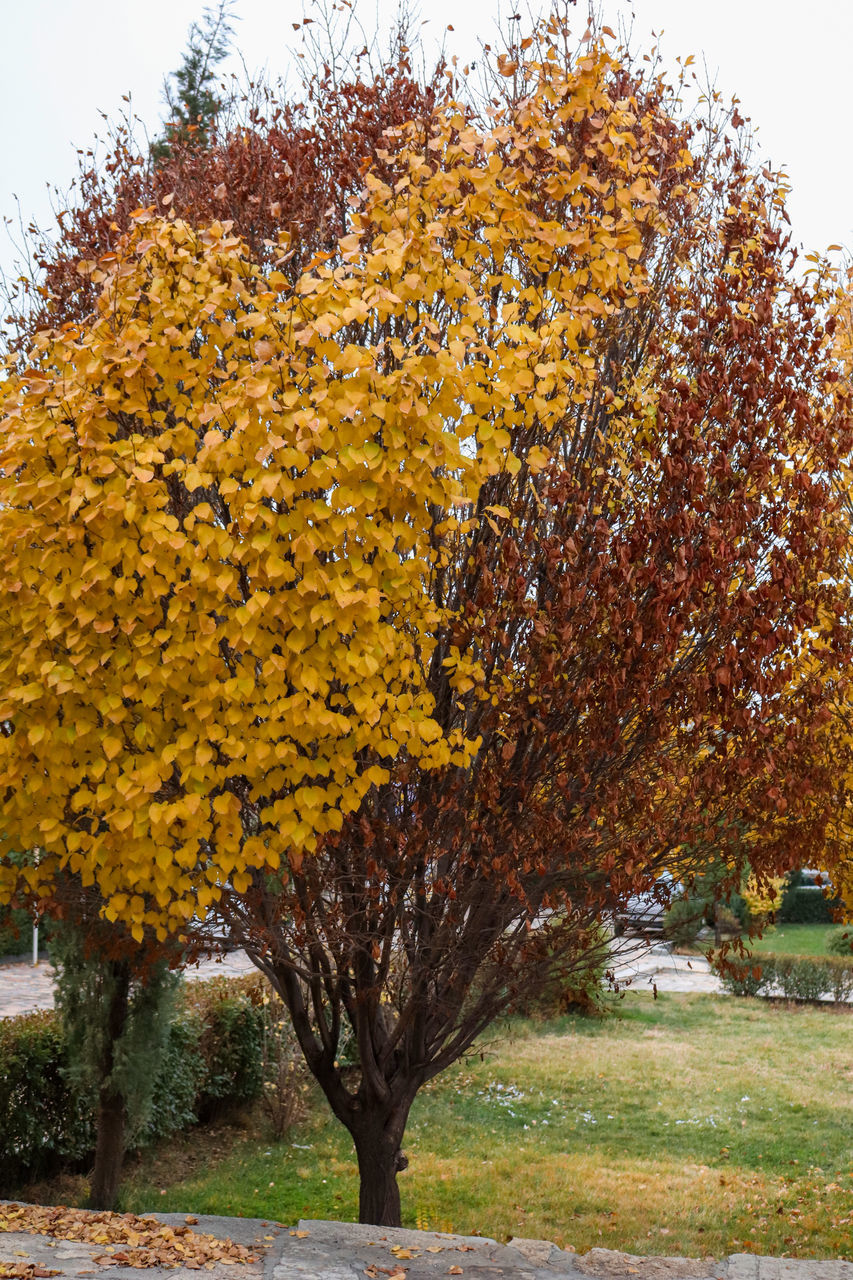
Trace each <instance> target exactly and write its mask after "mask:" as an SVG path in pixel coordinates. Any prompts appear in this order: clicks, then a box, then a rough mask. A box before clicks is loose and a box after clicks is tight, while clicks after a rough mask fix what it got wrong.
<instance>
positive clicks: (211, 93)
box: [151, 0, 234, 162]
mask: <svg viewBox="0 0 853 1280" xmlns="http://www.w3.org/2000/svg"><path fill="white" fill-rule="evenodd" d="M233 6H234V0H219V4H218V5H217V6H216V7H215V8H206V9H205V10H204V13H203V17H202V19H201V21H200V22H194V23H193V24H192V26H191V27H190V29H189V34H188V37H187V47H186V49H185V51H184V57H183V61H182V63H181V65H180V67H178V69H177V71H173V72H171V73H170V75H168V76H167V77H166V80H165V83H164V87H163V94H164V97H165V99H166V105H167V107H168V110H169V118H168V120H167V122H166V132H165V134H164V135H163V136H162V137H161V138H158V139H157V141H156V142H155V143H154V144H153V146H152V148H151V155H152V158H153V159H154V161H155V162H157V161H162V160H165V159H166V158H167V157H168V156H170V155H171V154H172V153H173V150H174V148H175V146H180V145H185V144H187V143H190V144H192V145H195V146H200V147H206V146H207V145H208V144H209V142H210V137H211V131H212V129H213V126H214V124H215V121H216V117H217V115H218V113H219V110H220V107H221V106H222V99H221V98H220V97H219V95H218V94H217V92H216V89H215V72H216V68H217V67H218V66H219V65H220V64H221V63H222V62H223V61H224V60H225V58H226V57H227V56H228V54H229V53H230V51H231V40H232V37H233V35H234V29H233V27H232V25H231V23H232V19H233V15H232V13H231V10H232V9H233Z"/></svg>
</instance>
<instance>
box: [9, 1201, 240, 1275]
mask: <svg viewBox="0 0 853 1280" xmlns="http://www.w3.org/2000/svg"><path fill="white" fill-rule="evenodd" d="M2 1231H27V1232H29V1233H30V1234H31V1235H46V1236H53V1237H54V1238H55V1239H57V1240H79V1241H81V1242H83V1243H85V1244H96V1245H103V1246H104V1247H105V1252H104V1253H102V1254H99V1255H97V1256H96V1257H95V1258H94V1259H93V1261H95V1262H97V1263H98V1264H99V1265H100V1266H103V1267H110V1266H124V1267H140V1268H144V1267H187V1268H188V1269H190V1270H193V1271H197V1270H200V1269H201V1268H202V1267H210V1266H212V1265H219V1266H223V1265H224V1266H233V1265H235V1264H238V1263H240V1264H246V1263H249V1262H256V1261H257V1254H255V1253H253V1252H252V1251H251V1250H250V1249H247V1248H246V1247H245V1245H242V1244H235V1243H234V1241H232V1240H218V1239H217V1238H216V1237H215V1236H210V1235H204V1234H202V1233H201V1232H198V1231H192V1230H191V1229H190V1227H189V1226H183V1227H169V1226H165V1225H164V1224H163V1223H161V1222H158V1221H157V1219H156V1218H153V1217H148V1218H140V1217H137V1215H136V1214H133V1213H93V1212H91V1211H90V1210H86V1209H68V1208H66V1207H65V1206H64V1205H59V1206H57V1207H55V1208H54V1207H49V1206H42V1205H29V1204H26V1205H24V1204H4V1205H0V1232H2ZM14 1265H15V1266H19V1265H21V1266H22V1268H23V1269H22V1270H21V1271H20V1272H18V1271H15V1272H9V1271H8V1270H7V1271H0V1280H6V1278H7V1277H13V1280H19V1278H20V1280H30V1277H38V1276H46V1275H56V1274H57V1273H56V1272H53V1271H48V1270H47V1269H45V1268H35V1270H27V1269H26V1266H27V1265H31V1264H14Z"/></svg>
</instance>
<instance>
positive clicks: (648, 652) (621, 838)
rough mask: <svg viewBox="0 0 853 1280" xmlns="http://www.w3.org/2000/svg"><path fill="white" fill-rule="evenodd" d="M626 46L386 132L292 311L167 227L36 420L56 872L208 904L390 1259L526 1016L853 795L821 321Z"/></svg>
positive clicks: (264, 282) (6, 687) (67, 348)
mask: <svg viewBox="0 0 853 1280" xmlns="http://www.w3.org/2000/svg"><path fill="white" fill-rule="evenodd" d="M605 34H606V33H605ZM605 34H603V35H602V36H601V38H592V39H591V40H589V41H586V42H584V43H583V44H582V46H581V49H580V51H579V52H577V53H574V52H573V51H572V50H571V47H570V45H569V42H568V36H567V33H566V30H565V26H564V25H563V24H561V23H560V22H559V21H557V20H552V21H550V22H549V23H547V24H544V25H543V26H541V27H540V28H539V29H538V30H537V32H536V33H535V36H534V37H531V38H530V40H529V42H528V43H527V44H526V45H525V42H523V41H522V42H520V45H519V48H518V50H517V51H516V53H517V56H515V57H511V58H507V57H504V58H503V59H502V60H501V62H500V70H501V73H502V76H503V79H504V82H505V89H504V91H503V93H502V94H501V93H495V95H494V96H495V101H494V102H493V103H492V104H491V105H490V109H489V110H488V112H483V113H480V114H479V115H478V113H477V110H476V108H475V106H474V105H472V104H465V103H463V102H461V101H460V100H459V99H458V98H455V99H454V98H450V97H448V98H447V99H446V100H444V101H441V102H439V103H438V104H437V105H436V106H435V108H434V109H433V110H432V111H431V112H429V113H424V114H422V115H421V116H420V118H419V119H416V120H415V121H413V122H412V123H411V124H410V125H408V126H403V127H401V128H399V129H398V130H397V131H396V133H393V134H387V135H386V138H385V144H386V145H385V146H384V147H383V148H382V149H381V150H382V151H383V152H384V154H380V155H378V160H379V161H380V166H379V168H378V169H375V170H368V171H366V172H365V175H364V181H365V185H366V191H365V193H364V196H363V197H362V200H361V202H360V204H359V206H358V207H357V208H356V209H355V210H354V212H353V215H352V224H351V227H350V228H349V234H347V235H345V236H343V237H342V238H341V239H340V240H339V241H338V242H337V245H332V246H331V247H330V248H327V249H326V250H325V251H324V252H322V253H320V254H318V255H317V256H316V257H315V258H314V260H313V261H312V262H310V263H308V264H307V265H306V266H305V267H304V269H302V270H301V273H300V274H298V275H296V276H295V277H294V278H291V277H289V276H288V274H287V273H286V272H285V271H283V270H282V269H281V266H282V265H285V264H280V265H279V267H276V266H275V265H274V264H272V265H270V264H269V261H268V258H267V257H265V256H264V255H262V254H255V253H253V252H252V251H251V248H250V247H249V245H247V244H246V243H245V242H242V241H241V240H240V239H239V237H238V236H237V235H235V234H233V233H232V232H231V231H229V230H228V229H227V228H225V227H224V226H223V225H222V224H220V223H216V222H214V223H213V224H211V225H210V226H208V227H206V228H203V229H198V228H196V227H194V226H192V225H191V224H190V223H189V222H188V221H185V220H183V219H180V218H177V217H174V218H171V219H168V218H167V219H162V218H156V217H153V216H151V214H150V213H146V212H141V213H140V214H139V215H138V216H137V217H136V219H135V220H134V226H133V230H132V231H131V233H130V235H129V236H128V238H127V239H126V241H125V242H123V243H122V244H121V245H120V246H119V248H118V250H117V251H115V252H111V253H107V254H105V255H102V256H101V258H100V259H99V260H98V261H94V260H89V261H88V262H87V264H86V265H85V267H84V269H85V270H86V271H87V272H88V273H89V276H88V278H89V280H90V281H91V283H92V285H93V287H94V286H97V288H99V289H100V290H101V293H100V300H99V310H98V314H97V316H96V317H95V318H94V319H93V320H92V321H90V322H86V323H82V324H77V325H75V324H71V325H70V326H69V327H67V328H66V329H65V330H64V331H63V330H61V329H60V330H58V331H53V332H51V333H45V334H43V335H41V336H39V337H38V338H37V339H36V342H35V345H34V349H33V352H32V355H31V361H30V366H29V368H28V369H26V370H23V371H15V372H14V373H13V375H12V376H10V378H9V380H8V382H7V384H6V387H5V388H4V396H3V399H4V407H5V411H6V420H5V423H4V427H5V430H4V437H3V446H2V452H0V467H2V479H0V546H2V548H3V552H2V554H3V568H4V578H5V581H6V582H7V583H8V590H7V592H6V594H5V598H4V601H3V608H2V612H0V626H2V628H3V643H2V645H0V655H2V656H0V689H2V694H3V701H2V707H0V715H2V717H3V720H4V722H5V725H6V729H7V733H6V736H5V737H4V738H3V739H2V740H0V777H2V780H3V783H4V785H5V786H6V788H7V792H6V796H7V805H8V807H9V809H10V811H11V812H12V813H13V815H14V818H15V826H16V829H18V830H24V831H25V832H26V834H27V836H28V837H29V842H30V843H32V844H35V843H38V844H40V845H41V846H42V847H43V849H44V850H45V853H44V856H43V857H42V859H41V860H40V862H39V865H38V867H34V866H30V867H27V868H25V869H24V872H23V878H24V879H25V880H26V882H27V883H28V884H29V885H30V887H31V889H32V891H33V892H36V893H44V892H47V891H48V888H49V885H50V881H51V878H52V877H54V876H55V875H57V874H59V873H61V872H62V871H63V869H64V868H66V867H68V868H70V869H71V870H72V871H73V872H74V873H75V874H79V875H81V876H82V877H88V878H90V879H91V880H93V881H94V882H95V883H96V884H97V885H98V888H99V890H100V892H101V893H102V894H103V896H104V898H105V901H106V903H107V906H106V912H107V914H108V915H109V916H110V917H111V918H114V919H117V920H122V921H124V922H126V924H127V927H128V928H129V929H131V931H134V932H135V933H136V934H137V935H138V933H139V931H141V930H142V929H143V928H144V927H146V926H148V927H151V928H153V929H158V930H159V931H160V933H161V934H164V935H165V934H166V933H167V932H168V930H169V929H170V928H179V927H180V926H181V924H182V922H183V921H185V920H186V918H188V916H189V914H190V913H191V912H192V911H193V910H194V909H195V908H196V906H197V905H200V907H201V909H202V910H204V909H205V908H207V907H209V906H212V905H216V904H219V906H220V908H221V910H222V911H223V913H224V914H225V915H226V917H227V918H228V920H229V922H230V924H231V927H232V930H233V931H234V935H235V937H237V938H238V939H239V940H240V941H242V942H243V943H244V944H245V945H246V946H247V948H248V949H249V951H250V953H251V954H252V955H253V958H254V959H255V961H256V963H257V964H258V965H259V967H260V968H261V969H262V970H263V971H264V972H266V973H267V974H268V975H269V977H270V979H271V981H272V982H273V983H274V985H275V986H276V988H277V990H278V991H279V992H280V994H281V995H282V998H283V999H284V1001H285V1003H286V1004H287V1007H288V1009H289V1012H290V1016H291V1018H292V1021H293V1024H294V1027H295V1030H296V1034H297V1036H298V1038H299V1042H300V1045H301V1047H302V1051H303V1054H304V1055H305V1058H306V1061H307V1062H308V1065H309V1067H310V1068H311V1070H312V1071H313V1073H314V1075H315V1077H316V1078H317V1080H318V1081H319V1083H320V1084H321V1087H322V1088H323V1090H324V1092H325V1095H326V1097H327V1099H328V1101H329V1103H330V1106H331V1107H332V1109H333V1111H334V1113H335V1114H336V1116H337V1117H338V1118H339V1119H340V1120H341V1121H342V1123H344V1124H345V1125H346V1126H347V1128H348V1129H349V1131H350V1133H351V1134H352V1136H353V1140H354V1144H355V1147H356V1152H357V1156H358V1161H359V1170H360V1177H361V1196H360V1216H361V1218H362V1220H364V1221H371V1222H377V1223H383V1224H394V1223H395V1222H398V1221H399V1214H400V1203H399V1192H398V1188H397V1183H396V1174H397V1171H398V1169H399V1168H400V1167H401V1165H402V1163H403V1157H402V1155H401V1142H402V1138H403V1132H404V1129H405V1124H406V1119H407V1116H408V1112H409V1109H410V1107H411V1103H412V1100H413V1099H414V1097H415V1096H416V1093H417V1091H418V1089H419V1088H420V1087H421V1086H422V1085H423V1084H424V1083H425V1082H426V1081H427V1080H429V1079H430V1078H432V1077H433V1076H435V1075H436V1074H437V1073H438V1072H440V1071H441V1070H442V1069H443V1068H444V1067H445V1066H447V1065H448V1064H449V1063H450V1062H452V1061H453V1060H454V1059H455V1058H457V1057H458V1056H459V1055H460V1054H462V1053H464V1052H465V1051H466V1050H467V1049H468V1048H469V1047H470V1046H471V1045H472V1043H473V1042H474V1040H475V1039H476V1037H477V1036H478V1035H479V1034H480V1033H481V1032H482V1031H483V1029H484V1028H485V1027H487V1026H488V1025H489V1023H490V1022H491V1021H492V1020H493V1019H494V1018H495V1017H496V1016H497V1015H498V1014H499V1013H500V1012H501V1010H502V1009H505V1008H506V1007H507V1005H508V1003H509V1002H510V1001H511V1000H512V998H513V994H514V990H515V989H517V988H518V987H519V986H520V985H524V986H525V987H528V988H533V987H534V986H535V985H536V984H537V983H539V982H541V981H544V980H545V979H546V978H547V976H548V974H549V972H550V971H551V969H552V967H553V964H554V959H555V957H557V958H558V959H559V963H560V965H561V966H563V967H564V968H566V967H568V968H571V966H572V965H574V966H575V967H576V968H577V969H578V970H579V971H580V970H581V969H583V968H584V967H585V966H587V965H588V964H589V963H590V959H591V956H592V955H593V953H594V951H595V948H596V947H600V946H601V945H602V944H601V942H600V936H601V935H600V920H601V917H602V915H603V914H604V913H606V912H608V911H611V910H613V909H614V908H615V907H617V906H618V904H619V903H620V902H622V901H624V899H625V898H626V897H628V896H629V895H631V894H632V893H636V892H641V891H643V890H646V889H648V888H649V887H651V886H652V885H654V884H655V882H656V877H657V876H658V874H659V873H660V871H662V870H664V869H669V870H671V871H673V872H674V873H675V874H677V875H678V876H680V877H681V878H686V877H688V876H689V875H691V874H696V873H698V872H700V871H701V869H702V867H703V866H704V865H705V864H706V863H708V862H712V861H716V860H717V859H718V858H719V855H720V852H721V851H722V853H723V854H724V855H725V858H724V860H725V862H726V865H728V866H730V867H731V868H732V877H733V882H734V878H735V877H736V879H737V881H739V879H740V873H741V870H742V864H743V860H744V859H745V858H746V857H747V856H748V858H749V862H750V865H751V866H752V868H753V870H754V871H755V872H756V874H757V875H759V876H762V875H769V874H771V873H772V871H773V870H775V869H781V868H783V867H784V866H786V865H789V864H790V862H791V861H792V859H793V856H794V853H793V851H794V850H795V849H796V851H797V853H798V854H799V855H800V856H802V855H803V854H806V856H807V855H808V850H809V849H816V848H817V847H819V846H822V845H823V842H824V841H825V838H826V831H827V815H828V812H829V810H830V808H831V806H832V803H833V800H834V799H835V798H836V797H835V792H836V787H837V775H836V772H835V770H834V769H833V768H831V767H830V765H829V763H828V762H827V760H826V758H825V756H823V755H821V753H820V751H819V750H817V749H816V744H818V740H819V738H820V733H821V729H822V726H823V725H824V723H825V720H826V717H827V715H828V707H829V705H830V703H831V700H832V698H833V696H834V694H835V691H836V685H837V680H838V675H839V672H840V671H841V670H842V669H843V666H844V664H845V662H846V661H847V658H848V652H849V637H848V633H847V629H846V625H845V613H844V610H845V604H846V600H845V597H844V595H843V593H842V592H841V591H840V589H839V587H838V584H837V583H836V582H835V581H834V580H833V578H832V577H831V576H830V575H829V574H828V572H827V566H828V565H829V564H830V563H831V558H832V557H833V556H834V555H836V554H837V553H838V550H839V548H840V547H841V545H842V542H843V534H842V531H841V530H840V528H839V526H838V520H837V509H836V506H835V503H834V498H833V494H832V491H831V487H830V484H829V477H830V476H831V475H832V473H833V471H834V470H835V469H836V468H837V465H838V454H839V451H841V450H846V449H847V448H849V444H850V424H849V421H848V419H847V418H846V417H845V416H844V415H843V414H841V413H835V416H834V417H832V418H831V417H830V415H831V414H832V413H834V412H835V406H834V404H833V402H832V401H831V400H830V399H829V397H828V395H827V390H826V388H827V385H828V375H829V373H830V372H831V368H832V355H831V351H830V349H829V337H828V334H827V333H826V331H825V328H824V327H823V326H822V324H821V321H820V315H819V308H818V301H819V300H818V299H816V298H815V296H814V295H813V293H812V292H811V291H810V287H809V285H808V283H807V282H802V281H798V280H796V279H795V278H792V277H791V275H790V272H789V267H790V261H789V259H788V257H787V255H786V247H785V244H784V242H783V239H782V236H781V233H780V230H779V226H780V219H781V216H782V212H783V206H782V197H781V194H780V191H779V189H778V188H777V187H776V186H775V185H774V183H773V181H772V179H771V178H767V177H762V176H761V175H760V174H757V173H756V172H755V171H754V170H753V169H752V168H751V167H750V165H749V164H748V163H747V161H746V159H745V158H744V157H743V156H742V155H741V153H740V151H739V150H738V145H737V136H738V135H737V129H736V127H735V125H734V123H733V122H730V121H729V120H728V119H725V120H723V121H721V122H719V127H714V128H707V129H705V132H704V133H702V132H699V131H698V126H694V125H693V124H692V123H691V122H689V121H684V120H682V119H681V118H680V117H679V114H678V107H677V102H676V99H675V95H674V94H673V93H672V92H671V91H669V90H668V89H667V86H666V84H665V83H664V82H663V80H662V79H661V78H659V77H657V76H654V75H651V76H645V77H644V75H643V74H642V71H638V70H636V69H634V68H632V67H631V65H630V64H629V63H628V61H627V59H626V57H625V55H623V54H619V53H618V52H611V51H610V48H609V45H608V42H607V39H606V38H605ZM522 46H524V47H522ZM711 123H712V124H713V122H711ZM289 244H290V241H289V239H288V237H287V236H285V237H284V238H283V242H280V244H279V247H278V256H279V257H283V256H286V253H287V252H288V251H289ZM818 623H820V627H821V639H820V648H819V654H820V661H819V662H818V661H817V660H816V658H815V653H816V652H817V647H816V646H817V641H816V640H815V638H814V637H815V634H816V630H817V627H818ZM812 650H814V651H815V653H813V652H812ZM0 872H2V880H0V886H2V887H3V888H4V889H5V891H6V892H7V893H8V892H10V891H11V890H12V888H13V887H14V884H15V883H16V882H17V881H18V880H19V879H20V878H21V877H20V876H19V875H18V873H17V872H16V871H15V869H14V868H13V867H11V866H9V865H6V864H4V865H3V866H2V867H0ZM725 888H726V886H725V885H721V886H720V891H721V892H724V891H725ZM345 1023H349V1024H350V1026H351V1028H352V1030H353V1033H354V1038H355V1043H356V1045H357V1051H358V1061H359V1072H358V1075H357V1078H356V1079H355V1080H353V1079H352V1078H351V1077H350V1076H349V1075H348V1074H347V1073H345V1072H342V1070H341V1069H340V1067H339V1066H338V1048H339V1045H340V1041H341V1035H342V1028H343V1026H344V1024H345Z"/></svg>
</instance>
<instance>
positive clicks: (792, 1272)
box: [0, 1200, 853, 1280]
mask: <svg viewBox="0 0 853 1280" xmlns="http://www.w3.org/2000/svg"><path fill="white" fill-rule="evenodd" d="M21 1203H23V1202H22V1201H20V1200H17V1201H13V1200H6V1201H4V1200H0V1207H2V1205H3V1204H21ZM136 1216H137V1217H150V1218H155V1219H156V1220H157V1221H158V1222H162V1223H164V1224H165V1225H168V1226H187V1225H188V1226H190V1227H191V1228H192V1229H193V1230H194V1231H198V1232H201V1233H203V1234H207V1235H212V1236H215V1237H216V1238H217V1239H229V1240H233V1241H234V1242H235V1243H237V1244H243V1245H246V1246H250V1247H253V1248H255V1249H256V1250H257V1251H258V1254H259V1263H258V1264H256V1265H255V1266H254V1267H252V1269H251V1270H252V1272H253V1274H254V1275H255V1276H258V1275H260V1274H261V1273H262V1275H263V1278H264V1280H289V1277H291V1276H293V1277H300V1278H301V1277H304V1276H308V1275H310V1276H312V1277H316V1280H351V1278H352V1280H354V1278H355V1277H359V1276H361V1274H362V1271H363V1262H362V1260H361V1258H360V1255H361V1252H362V1250H363V1249H364V1248H366V1247H369V1246H376V1245H380V1244H382V1245H385V1246H386V1247H387V1248H388V1251H389V1253H390V1251H391V1249H392V1248H395V1249H396V1248H398V1247H401V1248H404V1249H407V1248H416V1249H418V1250H419V1251H420V1252H421V1255H422V1258H421V1261H422V1262H424V1263H426V1262H427V1261H428V1259H427V1257H426V1253H427V1252H428V1250H429V1247H430V1245H439V1244H440V1245H441V1246H442V1247H443V1249H447V1250H451V1249H459V1248H460V1246H463V1247H464V1259H463V1258H461V1259H460V1261H463V1260H464V1261H468V1262H469V1264H470V1265H471V1266H472V1268H473V1272H472V1274H476V1273H477V1272H478V1271H479V1272H480V1274H481V1275H484V1274H487V1273H491V1274H493V1275H505V1276H517V1277H519V1278H521V1277H525V1278H526V1280H549V1278H551V1277H563V1280H682V1278H683V1280H704V1277H707V1280H853V1262H848V1261H844V1260H841V1259H830V1260H825V1261H815V1260H813V1259H808V1258H774V1257H767V1256H764V1255H758V1254H751V1253H740V1254H731V1255H730V1256H729V1257H727V1258H723V1259H721V1260H719V1261H714V1260H713V1259H710V1258H703V1259H700V1258H673V1257H668V1256H660V1255H659V1256H655V1257H640V1256H637V1255H634V1254H627V1253H621V1252H619V1251H617V1250H609V1249H591V1250H590V1251H589V1253H586V1254H575V1253H572V1252H570V1251H567V1250H563V1249H560V1248H559V1246H557V1245H555V1244H553V1243H552V1242H551V1241H548V1240H532V1239H527V1238H525V1237H513V1238H512V1239H511V1240H510V1241H509V1242H508V1243H507V1244H505V1245H504V1244H500V1243H499V1242H498V1241H496V1240H493V1239H491V1237H488V1236H465V1235H455V1234H451V1233H447V1232H430V1231H417V1230H414V1229H409V1228H405V1227H375V1226H369V1225H365V1224H360V1223H353V1222H337V1221H333V1220H326V1219H301V1220H300V1221H299V1223H298V1224H297V1225H296V1227H288V1226H286V1225H285V1224H283V1223H281V1222H277V1221H272V1220H270V1219H267V1218H229V1217H222V1216H219V1215H216V1214H187V1213H160V1212H158V1211H157V1210H156V1209H155V1210H149V1211H146V1212H144V1213H139V1214H137V1215H136ZM188 1217H189V1218H193V1219H195V1221H193V1222H191V1223H187V1218H188ZM302 1233H305V1234H304V1235H303V1234H302ZM49 1239H50V1238H49V1237H47V1236H43V1235H28V1236H27V1243H28V1244H29V1243H30V1242H31V1243H32V1249H31V1250H28V1251H30V1252H32V1253H33V1254H34V1255H36V1262H37V1264H38V1263H39V1262H40V1261H41V1258H42V1256H46V1254H47V1250H48V1248H49V1249H51V1250H52V1249H53V1248H54V1246H55V1244H56V1242H55V1241H52V1240H51V1243H50V1245H48V1244H47V1241H48V1240H49ZM15 1241H16V1243H17V1242H21V1243H22V1240H21V1237H19V1236H18V1235H17V1233H15ZM2 1242H3V1233H0V1246H2ZM10 1244H11V1240H10ZM2 1254H3V1251H2V1247H0V1257H2ZM288 1255H289V1256H288ZM17 1257H18V1258H19V1257H20V1254H18V1255H17ZM392 1257H393V1255H392ZM10 1260H11V1259H10ZM50 1261H54V1262H59V1261H60V1258H58V1257H57V1256H56V1254H54V1255H53V1258H47V1262H48V1264H49V1262H50ZM436 1264H437V1259H436ZM306 1267H307V1268H308V1269H306ZM507 1268H509V1270H507ZM215 1270H216V1273H217V1276H216V1278H214V1277H213V1276H212V1277H211V1280H219V1275H220V1269H219V1268H218V1267H217V1268H215ZM225 1270H226V1269H225V1268H223V1269H222V1271H223V1272H224V1271H225ZM465 1270H466V1271H467V1270H468V1267H466V1268H465ZM148 1271H149V1280H181V1278H183V1277H185V1278H186V1280H190V1274H189V1272H187V1271H186V1270H185V1269H184V1268H161V1267H155V1268H149V1269H148ZM431 1271H432V1268H431ZM62 1274H64V1275H67V1276H71V1275H76V1270H72V1269H71V1268H70V1267H69V1268H67V1269H65V1270H64V1271H63V1272H62ZM89 1274H91V1272H89ZM227 1274H228V1276H229V1277H230V1278H231V1280H237V1275H236V1269H235V1268H234V1267H229V1268H227ZM419 1274H420V1269H419ZM434 1274H436V1275H438V1274H444V1271H443V1270H442V1271H441V1272H439V1271H438V1268H437V1265H436V1269H435V1271H434ZM138 1278H139V1271H138V1269H130V1268H126V1267H110V1268H109V1269H108V1270H107V1271H106V1272H105V1278H104V1280H138ZM381 1280H384V1277H382V1278H381Z"/></svg>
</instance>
